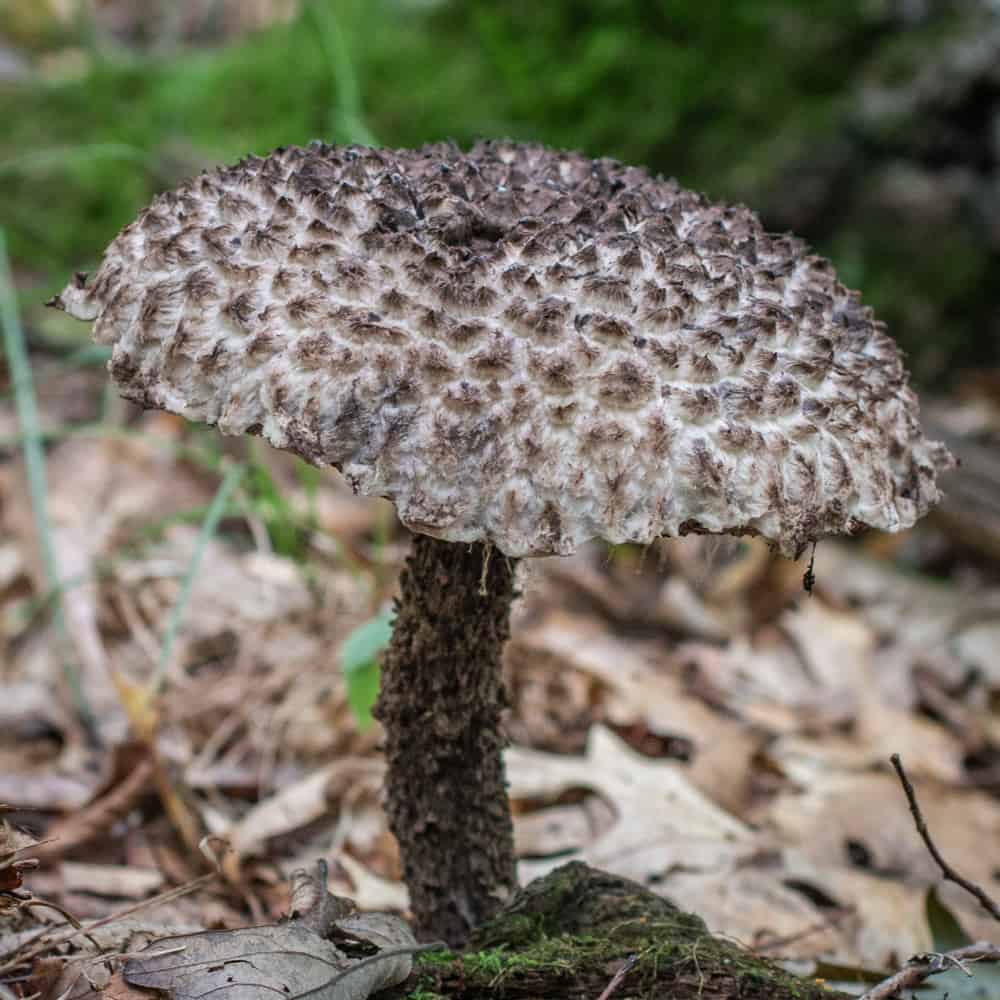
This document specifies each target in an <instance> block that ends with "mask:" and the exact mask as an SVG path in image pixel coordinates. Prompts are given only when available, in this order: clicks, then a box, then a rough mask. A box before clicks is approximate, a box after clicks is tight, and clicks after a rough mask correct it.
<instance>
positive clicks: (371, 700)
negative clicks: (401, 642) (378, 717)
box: [340, 609, 393, 730]
mask: <svg viewBox="0 0 1000 1000" xmlns="http://www.w3.org/2000/svg"><path fill="white" fill-rule="evenodd" d="M392 619H393V613H392V611H391V610H388V609H386V610H385V611H382V612H380V613H379V614H377V615H376V616H375V617H374V618H371V619H369V620H368V621H366V622H365V623H364V624H363V625H359V626H358V627H357V628H356V629H355V630H354V631H353V632H352V633H351V634H350V635H349V636H348V637H347V638H346V639H345V640H344V645H343V646H342V647H341V649H340V668H341V670H343V671H344V679H345V680H346V682H347V702H348V704H349V705H350V706H351V711H352V712H353V713H354V718H355V719H356V720H357V723H358V728H359V729H361V730H364V729H367V728H368V726H370V725H371V722H372V708H373V707H374V705H375V699H376V698H377V697H378V687H379V666H378V657H379V655H380V654H381V652H382V650H384V649H385V647H386V646H388V645H389V639H390V638H391V637H392Z"/></svg>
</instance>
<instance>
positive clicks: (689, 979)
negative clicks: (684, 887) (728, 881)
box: [409, 863, 831, 1000]
mask: <svg viewBox="0 0 1000 1000" xmlns="http://www.w3.org/2000/svg"><path fill="white" fill-rule="evenodd" d="M529 931H530V932H531V933H530V934H529ZM507 935H510V936H509V937H508V936H507ZM476 940H477V941H478V942H480V943H479V944H478V945H477V946H476V947H474V948H473V949H471V950H469V951H467V952H466V953H464V954H462V955H454V954H451V953H441V952H438V953H430V954H425V955H422V956H421V957H420V960H419V966H418V968H419V971H418V973H417V977H416V978H417V982H416V985H415V986H413V985H412V984H411V989H412V990H415V991H417V992H418V993H419V994H420V997H418V998H416V1000H421V998H422V997H424V996H425V995H426V994H428V993H437V994H444V995H446V996H461V997H463V998H477V997H481V996H488V995H503V996H509V997H529V996H543V995H544V996H548V997H559V996H562V995H565V996H571V995H572V996H577V995H597V994H599V993H600V991H601V990H602V989H603V988H604V986H606V985H607V982H608V980H609V978H610V976H611V975H612V974H613V972H614V970H615V969H616V968H619V967H620V966H621V964H622V963H623V962H624V961H626V960H627V959H629V958H630V957H634V965H633V966H632V968H631V969H630V970H629V971H628V973H627V989H628V993H629V994H630V995H632V996H642V997H653V996H664V995H669V994H667V993H665V992H664V991H665V990H671V991H672V992H675V993H676V994H677V995H678V996H689V995H690V996H693V995H696V994H697V991H698V990H699V989H700V987H701V986H702V985H706V984H709V985H711V986H712V989H713V990H714V991H715V992H706V995H710V996H733V997H736V996H739V997H745V998H747V1000H763V998H765V997H767V998H768V1000H771V998H773V997H801V998H806V1000H815V998H819V997H824V998H826V1000H830V996H831V994H829V993H828V992H826V991H825V990H823V989H822V988H821V987H820V986H818V985H816V984H812V983H807V982H804V981H802V980H798V979H795V978H794V977H792V976H790V975H787V974H786V973H784V972H783V971H781V970H780V969H778V968H777V967H776V966H774V965H772V964H770V963H768V962H766V961H763V960H761V959H759V958H757V957H756V956H754V955H752V954H751V953H750V952H747V951H744V950H743V949H741V948H739V947H738V946H736V945H734V944H732V943H731V942H729V941H726V940H723V939H719V938H715V937H713V936H712V935H711V934H710V933H709V931H708V930H707V928H706V927H705V925H704V923H703V922H702V921H701V920H700V919H699V918H698V917H696V916H694V915H692V914H687V913H683V912H682V911H680V910H678V909H677V908H676V907H674V906H673V905H672V904H671V903H669V902H668V901H667V900H665V899H662V898H660V897H658V896H655V895H653V894H652V893H649V892H648V891H646V890H644V889H642V887H640V886H637V885H634V884H633V883H630V882H628V881H626V880H624V879H619V878H615V877H613V876H610V875H607V874H605V873H603V872H597V871H594V870H593V869H589V868H587V866H585V865H582V864H579V863H571V864H568V865H564V866H562V867H561V868H558V869H556V870H555V871H554V872H552V873H551V874H550V875H548V876H546V877H545V878H543V879H538V880H536V881H535V882H533V883H532V884H531V885H529V886H527V887H526V888H525V889H523V890H521V892H519V893H518V896H517V898H515V900H514V901H513V903H512V904H511V905H510V907H509V908H508V910H507V911H506V912H505V913H501V914H500V915H499V916H498V917H496V918H495V919H494V920H493V921H492V922H491V923H489V924H487V925H486V926H485V927H483V928H481V929H480V930H479V931H478V932H477V936H476ZM409 996H410V997H413V992H411V993H410V994H409Z"/></svg>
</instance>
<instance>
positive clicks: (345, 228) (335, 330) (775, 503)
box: [55, 142, 951, 556]
mask: <svg viewBox="0 0 1000 1000" xmlns="http://www.w3.org/2000/svg"><path fill="white" fill-rule="evenodd" d="M55 304H56V305H59V306H61V307H62V308H64V309H65V310H66V311H67V312H68V313H70V314H71V315H73V316H76V317H78V318H80V319H85V320H94V321H95V324H94V336H95V338H96V339H97V340H98V341H99V342H101V343H104V344H112V345H114V352H113V355H112V360H111V364H110V369H111V373H112V375H113V377H114V378H115V380H116V381H117V382H118V383H119V385H120V386H121V388H122V391H123V393H124V395H126V396H127V397H128V398H130V399H133V400H135V401H136V402H138V403H141V404H142V405H144V406H149V407H158V408H162V409H166V410H170V411H172V412H174V413H178V414H181V415H182V416H184V417H187V418H189V419H191V420H200V421H205V422H207V423H211V424H216V425H218V427H219V428H220V429H221V430H222V431H223V432H225V433H227V434H242V433H245V432H250V433H258V434H262V435H263V436H264V437H265V438H266V439H267V440H268V441H269V442H271V444H273V445H275V446H276V447H278V448H285V449H288V450H290V451H293V452H295V453H297V454H299V455H301V456H302V457H303V458H305V459H307V460H308V461H310V462H312V463H315V464H317V465H326V464H328V465H333V466H335V467H337V468H338V469H340V470H341V471H342V472H343V473H344V475H345V476H346V477H347V478H348V480H349V481H350V482H351V484H352V485H353V487H354V488H355V490H357V491H358V492H361V493H366V494H378V495H382V496H386V497H388V498H389V499H391V500H393V501H394V502H395V504H396V507H397V508H398V511H399V516H400V518H401V519H402V521H403V522H404V523H405V524H406V525H408V526H409V527H410V528H411V529H412V530H414V531H418V532H424V533H426V534H429V535H433V536H435V537H438V538H442V539H446V540H451V541H465V542H469V541H489V542H492V543H494V544H495V545H496V546H497V547H498V548H499V549H500V550H501V551H503V552H504V553H506V554H508V555H510V556H521V555H542V554H549V553H560V554H567V553H570V552H572V551H573V550H574V549H575V548H576V546H578V545H579V544H581V543H582V542H584V541H586V540H588V539H591V538H603V539H606V540H608V541H610V542H625V541H633V542H640V543H647V542H650V541H652V540H653V539H655V538H657V537H658V536H661V535H682V534H685V533H687V532H690V531H697V532H711V533H723V532H725V533H731V534H744V533H755V534H759V535H761V536H763V537H764V538H766V539H768V540H770V541H771V542H772V543H773V544H774V545H776V546H777V547H778V548H779V549H780V550H781V551H782V552H784V553H785V554H787V555H796V554H798V553H800V552H801V551H802V550H803V548H804V547H805V546H806V545H807V544H808V543H810V542H811V541H813V540H815V539H817V538H819V537H821V536H824V535H831V534H839V533H844V532H848V533H851V532H854V531H857V530H859V529H861V528H863V527H872V528H881V529H884V530H888V531H895V530H898V529H902V528H906V527H909V526H910V525H912V524H913V523H914V521H916V520H917V518H919V517H920V516H921V515H922V514H924V513H925V512H926V511H927V510H928V508H929V507H931V506H932V505H933V504H934V503H935V502H936V501H937V500H938V499H939V492H938V489H937V486H936V482H935V479H936V475H937V473H939V472H941V471H942V470H944V469H945V468H947V467H948V466H949V465H950V463H951V459H950V456H949V455H948V453H947V452H946V451H945V449H944V448H943V447H942V446H940V445H938V444H935V443H933V442H928V441H927V440H925V438H924V437H923V435H922V433H921V430H920V427H919V423H918V408H917V401H916V397H915V395H914V393H913V392H912V390H911V389H910V388H909V387H908V385H907V376H906V372H905V371H904V369H903V365H902V362H901V359H900V355H899V351H898V350H897V348H896V345H895V344H894V342H893V341H892V340H891V339H890V338H889V337H888V336H887V335H886V334H885V332H884V329H883V327H882V326H881V324H879V323H877V322H875V321H874V320H873V317H872V314H871V310H870V309H868V308H866V307H864V306H862V305H861V303H860V301H859V299H858V296H857V294H856V293H854V292H849V291H848V290H846V289H845V288H844V287H843V286H842V285H841V284H839V283H838V281H837V279H836V277H835V275H834V273H833V268H832V266H831V265H830V264H829V263H828V262H827V261H826V260H823V259H822V258H820V257H816V256H812V255H811V254H809V253H808V252H807V248H806V247H805V245H804V244H803V243H801V242H800V241H799V240H797V239H795V238H793V237H791V236H773V235H769V234H767V233H766V232H765V231H764V230H763V228H762V227H761V224H760V222H759V220H758V219H757V217H756V216H755V215H754V214H753V213H752V212H750V211H749V210H748V209H747V208H745V207H742V206H727V205H720V204H713V203H711V202H709V201H707V200H706V199H705V198H704V197H702V196H700V195H697V194H694V193H692V192H690V191H687V190H684V189H683V188H681V187H679V186H678V185H677V184H676V183H675V182H673V181H664V180H661V179H654V178H652V177H650V175H649V174H648V173H646V172H645V171H643V170H641V169H638V168H634V167H626V166H623V165H622V164H619V163H617V162H614V161H611V160H590V159H587V158H585V157H583V156H580V155H577V154H574V153H559V152H553V151H551V150H548V149H545V148H543V147H541V146H520V145H514V144H510V143H490V142H487V143H482V144H480V145H478V146H476V147H475V148H474V149H473V150H472V151H471V152H469V153H467V154H465V153H462V152H460V151H459V150H458V149H457V148H455V147H454V146H450V145H447V146H442V145H438V146H429V147H425V148H423V149H420V150H416V151H412V150H377V149H368V148H361V147H348V148H344V147H336V146H327V145H323V144H318V143H314V144H313V145H311V146H310V147H309V148H308V149H301V148H295V147H292V148H288V149H279V150H277V151H275V152H274V153H272V154H271V155H269V156H267V157H265V158H263V159H262V158H259V157H248V158H247V159H245V160H242V161H241V162H240V163H238V164H236V165H235V166H233V167H229V168H224V169H219V170H215V171H212V172H209V173H204V174H202V175H201V176H199V177H197V178H194V179H193V180H190V181H188V182H186V183H185V184H183V185H181V187H179V188H178V189H177V190H176V191H173V192H170V193H167V194H163V195H160V196H159V197H157V198H156V199H155V200H154V201H153V203H152V205H150V207H149V208H147V209H146V210H145V211H143V213H142V214H141V215H140V216H139V218H138V219H137V220H136V221H135V222H133V223H132V224H131V225H129V226H127V227H126V228H125V229H124V230H122V232H121V233H120V234H119V235H118V237H117V238H116V239H115V240H114V241H113V242H112V243H111V245H110V246H109V247H108V249H107V252H106V253H105V256H104V261H103V263H102V265H101V267H100V270H99V271H98V272H97V274H96V275H95V277H94V280H93V281H91V282H90V283H89V284H88V283H87V281H86V278H85V276H82V275H78V276H77V278H76V279H75V280H74V281H73V282H72V283H71V284H70V286H69V287H68V288H67V289H66V290H65V291H64V292H63V293H62V295H61V296H60V297H59V298H58V299H57V300H55Z"/></svg>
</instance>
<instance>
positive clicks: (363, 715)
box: [347, 663, 380, 732]
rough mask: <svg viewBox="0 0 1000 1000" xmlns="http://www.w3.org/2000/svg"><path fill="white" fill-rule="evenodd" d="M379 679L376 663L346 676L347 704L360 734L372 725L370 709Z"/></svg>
mask: <svg viewBox="0 0 1000 1000" xmlns="http://www.w3.org/2000/svg"><path fill="white" fill-rule="evenodd" d="M379 677H380V671H379V668H378V664H377V663H366V664H365V665H364V666H363V667H361V668H360V669H359V670H353V671H351V673H349V674H348V675H347V703H348V704H349V705H350V706H351V711H352V712H353V713H354V721H355V722H357V724H358V729H359V730H360V731H361V732H364V731H365V730H366V729H367V728H368V727H369V726H370V725H371V724H372V709H373V708H374V707H375V699H376V698H377V697H378V686H379Z"/></svg>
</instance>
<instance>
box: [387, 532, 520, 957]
mask: <svg viewBox="0 0 1000 1000" xmlns="http://www.w3.org/2000/svg"><path fill="white" fill-rule="evenodd" d="M486 557H487V548H486V547H485V546H484V545H481V544H475V545H464V544H461V543H456V542H443V541H440V540H438V539H436V538H429V537H427V536H426V535H415V536H414V538H413V548H412V550H411V552H410V555H409V558H408V559H407V562H406V566H405V567H404V569H403V573H402V576H401V578H400V596H399V600H398V602H397V605H396V620H395V624H394V626H393V633H392V641H391V642H390V644H389V648H388V649H387V650H386V653H385V655H384V657H383V660H382V690H381V693H380V695H379V699H378V704H377V706H376V709H375V716H376V717H377V718H378V719H379V720H380V721H381V722H382V725H383V726H384V727H385V751H386V757H387V759H388V764H389V770H388V775H387V777H386V790H385V800H386V801H385V807H386V811H387V813H388V816H389V826H390V828H391V829H392V832H393V833H394V834H395V836H396V840H397V841H398V842H399V850H400V855H401V858H402V864H403V877H404V879H405V881H406V885H407V886H408V888H409V890H410V903H411V910H412V912H413V920H414V925H415V928H416V931H417V934H418V936H419V937H421V938H424V939H427V938H435V937H436V938H443V939H444V940H445V941H447V942H448V943H449V944H450V945H460V944H462V943H463V942H464V941H465V939H466V938H467V937H468V934H469V932H470V931H471V930H472V928H473V927H475V926H477V925H479V924H481V923H482V922H483V921H484V920H486V919H487V918H489V917H490V916H492V915H493V913H495V912H496V910H497V909H498V908H499V906H500V905H501V904H502V902H503V901H504V899H505V898H506V897H507V896H508V895H509V894H510V892H512V891H513V889H514V888H515V887H516V875H515V868H514V836H513V826H512V823H511V817H510V806H509V804H508V801H507V786H506V782H505V780H504V768H503V758H502V756H501V751H502V749H503V746H504V737H503V734H502V731H501V726H500V715H501V712H502V710H503V709H504V708H505V707H506V705H507V698H506V692H505V690H504V684H503V677H502V674H501V653H502V651H503V644H504V642H506V640H507V636H508V634H509V631H510V629H509V616H510V606H511V602H512V600H513V598H514V571H513V564H512V562H511V561H509V560H507V559H505V558H502V557H500V558H498V557H497V556H496V555H494V556H493V558H491V559H489V560H487V558H486ZM484 592H485V593H484Z"/></svg>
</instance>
